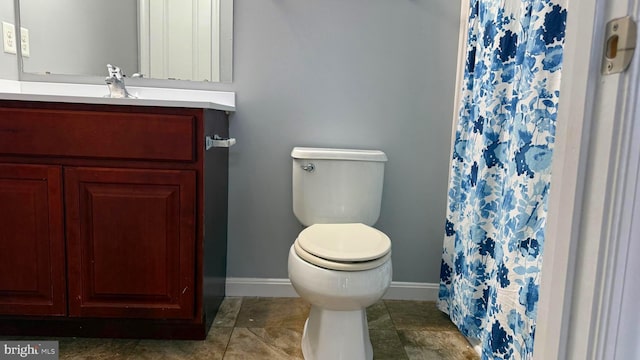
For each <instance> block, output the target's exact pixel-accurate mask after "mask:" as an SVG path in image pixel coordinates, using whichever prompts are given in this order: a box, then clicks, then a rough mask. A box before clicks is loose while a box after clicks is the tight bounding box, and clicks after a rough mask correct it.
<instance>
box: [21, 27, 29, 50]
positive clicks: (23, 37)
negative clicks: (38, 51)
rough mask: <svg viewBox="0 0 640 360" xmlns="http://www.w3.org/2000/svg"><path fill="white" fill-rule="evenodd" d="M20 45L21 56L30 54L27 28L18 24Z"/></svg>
mask: <svg viewBox="0 0 640 360" xmlns="http://www.w3.org/2000/svg"><path fill="white" fill-rule="evenodd" d="M20 46H21V47H22V50H21V51H22V56H23V57H29V56H31V51H30V50H29V29H27V28H23V27H22V26H20Z"/></svg>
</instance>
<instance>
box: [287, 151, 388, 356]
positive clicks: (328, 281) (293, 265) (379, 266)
mask: <svg viewBox="0 0 640 360" xmlns="http://www.w3.org/2000/svg"><path fill="white" fill-rule="evenodd" d="M291 157H292V158H293V174H292V176H293V186H292V191H293V212H294V214H295V216H296V217H297V218H298V220H299V221H300V223H302V224H303V225H304V226H306V228H305V229H304V230H302V231H301V232H300V234H298V237H297V238H296V240H295V242H294V243H293V245H292V246H291V248H290V249H289V261H288V269H289V279H290V280H291V284H292V285H293V287H294V289H295V290H296V292H297V293H298V295H300V297H301V298H302V299H304V300H306V301H308V302H309V303H310V304H311V310H310V312H309V318H308V319H307V321H306V323H305V326H304V333H303V335H302V353H303V355H304V358H305V359H306V360H336V359H349V360H358V359H372V358H373V351H372V348H371V341H370V340H369V329H368V326H367V314H366V308H367V307H368V306H370V305H372V304H374V303H375V302H377V301H378V300H380V299H381V298H382V296H383V295H384V293H385V292H386V291H387V289H388V288H389V285H390V284H391V276H392V266H391V241H390V240H389V237H388V236H387V235H386V234H384V233H383V232H381V231H379V230H377V229H375V228H373V227H372V226H373V224H375V223H376V221H377V220H378V217H379V216H380V203H381V200H382V184H383V179H384V164H385V162H386V161H387V156H386V155H385V154H384V153H383V152H382V151H378V150H354V149H326V148H306V147H296V148H294V149H293V151H292V152H291Z"/></svg>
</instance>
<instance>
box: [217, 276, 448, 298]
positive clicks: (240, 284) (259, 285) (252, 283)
mask: <svg viewBox="0 0 640 360" xmlns="http://www.w3.org/2000/svg"><path fill="white" fill-rule="evenodd" d="M208 282H209V281H208V280H207V279H206V278H205V287H206V286H207V283H208ZM439 287H440V285H439V284H434V283H416V282H400V281H394V282H392V283H391V286H390V287H389V290H387V292H386V294H385V295H384V299H386V300H421V301H435V300H436V299H437V298H438V290H439ZM226 295H227V296H245V297H254V296H259V297H298V294H297V293H296V292H295V290H294V289H293V286H292V285H291V281H289V279H269V278H238V277H229V278H227V286H226Z"/></svg>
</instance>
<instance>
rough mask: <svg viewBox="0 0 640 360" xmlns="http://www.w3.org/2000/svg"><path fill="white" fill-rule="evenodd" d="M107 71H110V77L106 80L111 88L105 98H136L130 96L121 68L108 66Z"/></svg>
mask: <svg viewBox="0 0 640 360" xmlns="http://www.w3.org/2000/svg"><path fill="white" fill-rule="evenodd" d="M107 70H109V76H107V78H106V79H105V80H104V82H105V83H107V87H108V88H109V95H106V96H105V97H112V98H135V96H133V95H131V94H129V92H128V91H127V89H126V88H125V87H124V78H125V75H124V74H123V73H122V70H120V68H119V67H117V66H114V65H111V64H107Z"/></svg>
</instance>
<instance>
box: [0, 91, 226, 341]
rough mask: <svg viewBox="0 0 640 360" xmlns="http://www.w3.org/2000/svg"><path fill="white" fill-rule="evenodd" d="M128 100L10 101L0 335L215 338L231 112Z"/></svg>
mask: <svg viewBox="0 0 640 360" xmlns="http://www.w3.org/2000/svg"><path fill="white" fill-rule="evenodd" d="M125 100H127V99H124V100H120V103H118V102H116V103H117V104H119V105H112V104H110V103H102V104H100V103H94V104H90V103H89V104H88V103H73V102H66V103H64V102H47V101H23V100H6V98H5V100H0V335H29V336H91V337H134V338H175V339H204V338H205V336H206V333H207V329H208V325H210V323H211V321H212V320H213V317H214V316H215V313H216V311H217V308H218V306H219V304H220V301H221V300H222V298H223V297H224V288H225V276H226V242H227V186H228V149H227V148H224V147H212V148H210V149H208V150H207V149H206V147H207V143H208V141H207V140H206V138H207V137H214V135H218V136H219V137H221V138H227V137H228V116H227V113H226V112H225V111H223V110H219V109H207V108H195V107H192V108H190V107H180V106H172V107H161V106H138V105H136V106H129V105H122V104H125V103H126V101H125ZM98 102H105V101H102V100H101V101H98ZM205 277H206V279H207V281H206V283H207V287H206V289H205V286H204V284H205V281H204V280H205Z"/></svg>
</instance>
